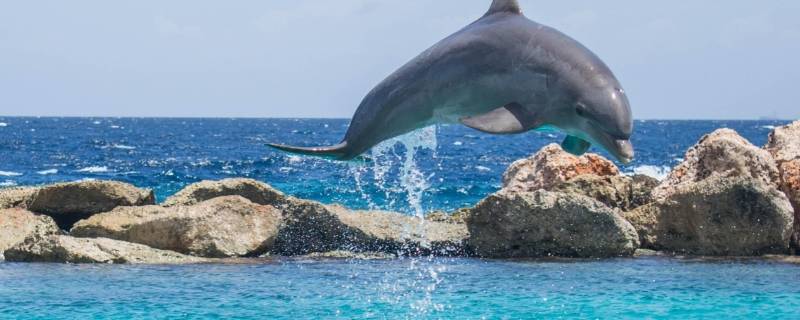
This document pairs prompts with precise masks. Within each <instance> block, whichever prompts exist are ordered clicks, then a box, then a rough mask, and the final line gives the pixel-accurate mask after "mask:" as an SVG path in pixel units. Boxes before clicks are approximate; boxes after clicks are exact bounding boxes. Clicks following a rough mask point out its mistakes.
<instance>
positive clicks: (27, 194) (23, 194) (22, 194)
mask: <svg viewBox="0 0 800 320" xmlns="http://www.w3.org/2000/svg"><path fill="white" fill-rule="evenodd" d="M36 190H37V189H36V188H28V187H23V188H19V187H16V188H0V209H8V208H23V209H24V208H27V207H28V205H29V204H30V202H31V200H33V195H34V194H36Z"/></svg>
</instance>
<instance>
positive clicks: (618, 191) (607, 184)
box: [553, 174, 658, 211]
mask: <svg viewBox="0 0 800 320" xmlns="http://www.w3.org/2000/svg"><path fill="white" fill-rule="evenodd" d="M657 185H658V180H656V179H655V178H651V177H648V176H644V175H635V176H632V177H629V176H621V175H620V176H596V175H593V174H585V175H580V176H577V177H574V178H572V179H570V180H568V181H566V182H563V183H561V184H559V185H556V186H555V187H554V188H553V191H558V192H564V193H569V194H580V195H584V196H587V197H589V198H593V199H595V200H597V201H600V202H602V203H603V204H605V205H607V206H609V207H612V208H617V209H620V210H622V211H629V210H632V209H634V208H637V207H639V206H642V205H645V204H648V203H650V202H652V200H653V198H652V197H651V195H650V193H651V192H652V190H653V188H655V187H656V186H657Z"/></svg>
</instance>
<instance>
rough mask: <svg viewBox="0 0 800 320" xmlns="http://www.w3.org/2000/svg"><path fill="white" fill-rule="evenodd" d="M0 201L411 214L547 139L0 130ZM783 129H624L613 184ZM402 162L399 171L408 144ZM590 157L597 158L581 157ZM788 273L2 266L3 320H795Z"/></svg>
mask: <svg viewBox="0 0 800 320" xmlns="http://www.w3.org/2000/svg"><path fill="white" fill-rule="evenodd" d="M0 123H4V124H5V125H4V126H0V155H2V161H0V187H2V186H5V187H9V186H22V185H37V184H44V183H53V182H61V181H75V180H81V179H113V180H121V181H126V182H130V183H133V184H135V185H137V186H140V187H148V188H153V189H154V190H155V191H156V193H157V197H158V199H159V200H163V199H164V198H166V197H167V196H169V195H171V194H173V193H174V192H176V191H177V190H179V189H180V188H182V187H183V186H185V185H186V184H189V183H192V182H195V181H198V180H202V179H222V178H227V177H251V178H255V179H259V180H262V181H266V182H268V183H270V184H272V185H274V186H276V187H277V188H279V189H281V190H283V191H284V192H286V193H289V194H292V195H296V196H299V197H303V198H309V199H315V200H319V201H323V202H328V203H332V202H338V203H343V204H345V205H347V206H349V207H352V208H381V209H390V210H397V211H402V212H406V213H409V214H412V213H417V212H427V211H432V210H452V209H456V208H460V207H464V206H470V205H473V204H474V203H476V202H477V201H478V200H480V199H481V198H483V197H485V196H486V195H487V194H489V193H491V192H494V191H495V190H497V189H498V188H499V187H500V184H501V175H502V173H503V171H504V170H505V168H506V167H507V166H508V165H509V164H510V163H511V162H512V161H514V160H516V159H519V158H522V157H525V156H527V155H529V154H531V153H533V152H535V151H536V150H538V149H539V148H541V147H542V146H544V145H545V144H547V143H552V142H559V141H560V140H561V139H562V138H563V136H562V135H560V134H557V133H546V132H545V133H541V132H532V133H528V134H524V135H517V136H492V135H485V134H480V133H477V132H475V131H472V130H470V129H467V128H463V127H460V126H441V127H438V128H435V129H428V130H423V131H421V132H420V133H418V134H416V135H412V136H410V137H405V138H403V139H402V141H401V142H402V143H401V144H400V145H399V146H398V145H393V144H390V145H384V146H381V147H380V148H378V149H377V152H376V154H375V157H374V161H372V162H367V163H357V164H342V163H335V162H330V161H326V160H319V159H312V158H302V157H296V156H290V155H286V154H283V153H278V152H275V151H272V150H270V149H267V148H266V147H265V146H264V144H265V143H267V142H283V143H288V144H296V145H316V144H331V143H335V142H337V141H338V139H339V138H340V137H341V136H342V135H343V134H344V131H345V130H346V127H347V121H346V120H325V119H315V120H309V119H305V120H304V119H131V118H122V119H119V118H14V117H5V118H3V117H0ZM785 123H786V121H637V122H636V132H635V135H634V139H633V143H634V145H635V146H636V150H637V160H636V161H635V162H634V163H632V164H630V165H628V166H621V169H622V170H623V171H625V172H627V173H633V172H640V173H647V174H651V175H663V174H665V173H666V171H667V170H668V168H669V167H672V166H674V165H676V164H677V163H679V162H680V161H681V157H682V156H683V153H684V152H685V151H686V149H687V148H688V147H690V146H691V145H692V144H694V143H695V142H696V141H697V140H698V139H699V138H700V137H701V136H702V135H704V134H706V133H709V132H711V131H713V130H714V129H716V128H720V127H730V128H733V129H735V130H737V131H738V132H739V133H740V134H742V135H743V136H744V137H745V138H747V139H749V140H750V141H751V142H753V143H754V144H756V145H761V144H763V143H764V142H765V141H766V139H767V134H768V133H769V131H770V130H771V128H772V127H774V126H777V125H782V124H785ZM403 146H413V147H414V148H415V150H416V152H415V153H414V161H407V159H408V158H407V157H406V156H405V152H404V151H405V147H403ZM594 151H599V150H596V149H595V150H594ZM798 283H800V265H792V264H783V263H775V262H765V261H757V260H745V261H700V260H695V261H689V260H678V259H667V258H639V259H611V260H602V261H594V260H588V261H586V260H582V261H575V260H566V261H563V260H562V261H495V260H479V259H445V258H435V259H428V258H420V259H399V260H390V261H318V260H317V261H315V260H296V259H282V260H275V261H271V262H269V261H263V262H261V263H255V264H231V265H189V266H112V265H47V264H17V263H0V297H2V299H0V318H9V319H14V318H40V319H55V318H117V319H128V318H131V317H133V318H186V317H191V318H285V319H296V318H378V319H382V318H388V319H396V318H400V319H403V318H433V319H435V318H464V319H479V318H487V319H503V318H507V319H518V318H545V317H546V318H559V317H560V318H643V317H645V318H678V319H686V318H723V317H725V318H749V319H774V318H787V319H791V318H800V286H798V285H797V284H798Z"/></svg>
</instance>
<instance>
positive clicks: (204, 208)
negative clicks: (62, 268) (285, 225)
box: [70, 196, 281, 258]
mask: <svg viewBox="0 0 800 320" xmlns="http://www.w3.org/2000/svg"><path fill="white" fill-rule="evenodd" d="M280 225H281V213H280V211H279V210H278V209H276V208H275V207H272V206H264V205H259V204H254V203H252V202H250V201H249V200H247V199H245V198H242V197H240V196H226V197H219V198H214V199H211V200H208V201H204V202H200V203H198V204H196V205H192V206H174V207H161V206H143V207H118V208H116V209H115V210H113V211H111V212H108V213H101V214H96V215H94V216H92V217H90V218H88V219H86V220H83V221H79V222H78V223H76V224H75V226H74V227H73V228H72V230H71V231H70V234H71V235H73V236H77V237H92V238H98V237H101V238H111V239H116V240H122V241H127V242H134V243H140V244H144V245H147V246H150V247H153V248H157V249H164V250H171V251H177V252H180V253H185V254H190V255H194V256H201V257H215V258H220V257H242V256H257V255H259V254H262V253H265V252H267V251H268V250H270V249H271V248H272V245H273V243H274V241H275V238H276V237H277V234H278V230H279V228H280Z"/></svg>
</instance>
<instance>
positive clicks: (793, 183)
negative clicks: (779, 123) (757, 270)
mask: <svg viewBox="0 0 800 320" xmlns="http://www.w3.org/2000/svg"><path fill="white" fill-rule="evenodd" d="M765 149H767V151H769V153H770V154H772V157H773V158H775V162H776V164H777V166H778V171H780V187H781V190H782V191H783V192H784V193H785V194H786V196H788V197H789V200H790V201H791V202H792V206H794V235H793V236H792V244H793V246H794V247H795V249H800V121H795V122H794V123H792V124H790V125H787V126H783V127H779V128H775V130H773V131H772V133H770V135H769V140H768V142H767V145H766V146H765Z"/></svg>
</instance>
